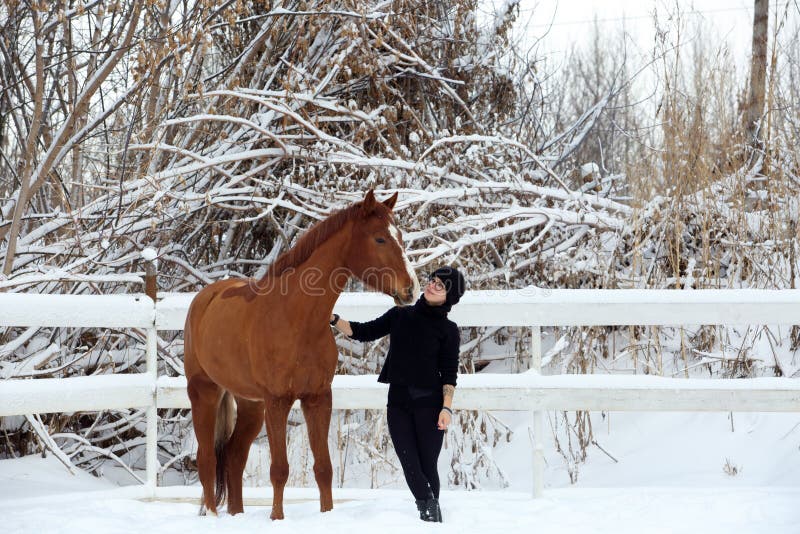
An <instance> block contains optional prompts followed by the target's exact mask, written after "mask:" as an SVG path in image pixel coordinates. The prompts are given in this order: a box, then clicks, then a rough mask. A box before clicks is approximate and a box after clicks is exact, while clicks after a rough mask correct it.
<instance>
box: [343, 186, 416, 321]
mask: <svg viewBox="0 0 800 534" xmlns="http://www.w3.org/2000/svg"><path fill="white" fill-rule="evenodd" d="M395 202H397V193H395V194H394V195H392V196H391V197H390V198H389V199H387V200H384V201H383V202H378V201H377V200H376V199H375V194H374V193H373V192H372V190H370V191H369V192H368V193H367V195H366V196H365V197H364V200H362V201H361V207H360V212H361V213H360V217H358V218H357V219H356V220H355V221H354V222H355V224H354V225H353V236H352V240H351V242H350V250H349V254H348V256H349V257H348V259H347V266H348V268H349V269H350V270H351V271H352V273H353V274H354V275H355V276H357V277H358V278H359V279H360V280H361V281H362V282H363V283H364V284H365V285H366V286H367V287H370V288H372V289H376V290H378V291H382V292H383V293H386V294H387V295H391V296H392V297H393V298H394V302H395V304H397V305H401V304H411V303H413V302H414V301H415V300H416V299H417V297H418V296H419V281H418V280H417V275H416V274H414V269H413V268H412V267H411V263H409V261H408V257H407V256H406V252H405V247H404V246H403V239H402V236H401V234H400V230H398V228H397V227H396V226H395V225H394V217H393V215H392V208H394V204H395Z"/></svg>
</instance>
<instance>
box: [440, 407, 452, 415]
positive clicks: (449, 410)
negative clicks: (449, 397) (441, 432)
mask: <svg viewBox="0 0 800 534" xmlns="http://www.w3.org/2000/svg"><path fill="white" fill-rule="evenodd" d="M441 411H443V412H447V413H449V414H450V415H453V410H451V409H450V408H448V407H447V406H442V410H441Z"/></svg>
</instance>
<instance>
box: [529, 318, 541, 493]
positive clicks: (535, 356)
mask: <svg viewBox="0 0 800 534" xmlns="http://www.w3.org/2000/svg"><path fill="white" fill-rule="evenodd" d="M531 370H532V371H533V372H535V373H537V374H539V375H541V374H542V329H541V327H539V326H532V327H531ZM543 422H544V412H543V411H542V410H534V412H533V498H534V499H538V498H540V497H541V496H542V493H543V490H544V440H543V439H542V428H543V427H544V424H543Z"/></svg>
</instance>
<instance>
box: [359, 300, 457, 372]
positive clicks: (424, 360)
mask: <svg viewBox="0 0 800 534" xmlns="http://www.w3.org/2000/svg"><path fill="white" fill-rule="evenodd" d="M449 308H450V307H449V306H447V307H445V306H429V305H428V303H427V301H426V300H425V297H424V296H421V297H420V298H419V300H418V301H417V302H416V304H414V305H413V306H404V307H401V306H395V307H394V308H392V309H390V310H389V311H387V312H386V313H384V314H383V315H381V316H380V317H378V318H377V319H375V320H373V321H368V322H366V323H358V322H355V321H350V328H352V330H353V335H352V336H350V337H351V338H352V339H356V340H358V341H373V340H375V339H378V338H381V337H383V336H385V335H387V334H389V335H390V337H389V352H388V353H387V355H386V361H385V362H384V364H383V369H381V374H380V376H378V382H383V383H384V384H394V385H402V386H418V387H424V388H432V387H437V386H441V385H442V384H452V385H453V386H455V385H456V375H457V373H458V349H459V346H460V344H461V339H460V335H459V331H458V326H457V325H456V323H454V322H453V321H451V320H449V319H448V318H447V310H449Z"/></svg>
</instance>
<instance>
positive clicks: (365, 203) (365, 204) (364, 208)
mask: <svg viewBox="0 0 800 534" xmlns="http://www.w3.org/2000/svg"><path fill="white" fill-rule="evenodd" d="M376 202H377V201H376V200H375V192H374V191H373V190H372V189H370V190H369V191H367V194H366V196H364V200H362V201H361V212H362V213H363V214H364V216H365V217H366V216H367V215H370V214H372V212H373V211H375V203H376Z"/></svg>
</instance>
